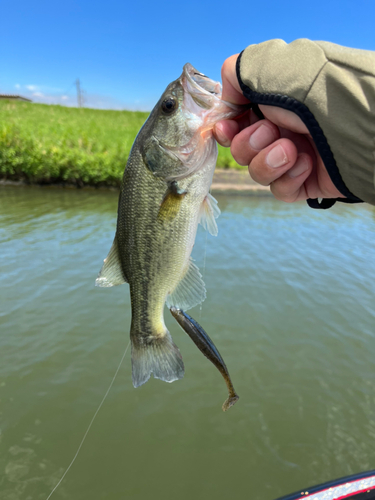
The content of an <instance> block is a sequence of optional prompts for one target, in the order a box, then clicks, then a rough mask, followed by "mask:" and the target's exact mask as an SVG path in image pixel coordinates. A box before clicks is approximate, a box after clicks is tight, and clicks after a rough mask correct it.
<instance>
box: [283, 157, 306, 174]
mask: <svg viewBox="0 0 375 500" xmlns="http://www.w3.org/2000/svg"><path fill="white" fill-rule="evenodd" d="M309 167H310V164H309V161H308V160H307V158H306V157H305V156H299V157H298V159H297V161H296V163H295V165H294V166H293V167H292V168H291V169H290V170H289V172H288V175H289V177H292V178H294V177H298V176H299V175H301V174H303V173H304V172H306V170H308V169H309Z"/></svg>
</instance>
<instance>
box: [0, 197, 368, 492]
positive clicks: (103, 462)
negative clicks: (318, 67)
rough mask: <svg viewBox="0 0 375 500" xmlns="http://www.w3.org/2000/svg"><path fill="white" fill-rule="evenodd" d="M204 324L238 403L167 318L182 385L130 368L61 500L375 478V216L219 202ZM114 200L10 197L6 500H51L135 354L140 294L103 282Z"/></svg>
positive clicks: (5, 277) (1, 200) (5, 276)
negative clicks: (131, 350)
mask: <svg viewBox="0 0 375 500" xmlns="http://www.w3.org/2000/svg"><path fill="white" fill-rule="evenodd" d="M217 198H218V200H219V205H220V207H221V209H222V215H221V217H220V218H219V220H218V222H219V236H218V237H217V238H216V239H215V238H213V237H211V236H208V237H207V236H206V234H205V232H204V231H203V230H199V232H198V237H197V242H196V245H195V248H194V252H193V255H194V256H195V259H196V261H197V264H198V265H199V267H200V269H201V271H202V273H203V274H204V279H205V282H206V286H207V290H208V296H207V299H206V301H205V302H204V304H203V308H202V310H200V308H199V307H197V308H195V309H193V310H192V311H191V314H192V316H193V317H195V318H196V319H197V320H198V321H199V322H200V323H201V324H202V325H203V326H204V328H205V329H206V331H207V332H208V334H209V335H210V336H211V337H212V339H213V340H214V341H215V343H216V345H217V347H218V349H219V350H220V352H221V354H222V356H223V358H224V359H225V361H226V364H227V366H228V368H229V371H230V373H231V376H232V380H233V383H234V385H235V387H236V389H237V391H238V393H239V395H240V400H239V402H238V403H237V405H236V406H235V407H233V408H232V409H231V410H230V411H229V412H228V413H223V412H222V411H221V404H222V403H223V401H224V399H225V398H226V388H225V385H224V382H223V380H222V378H221V376H220V375H219V373H218V372H217V371H216V369H215V368H214V367H213V366H212V365H211V364H210V363H209V362H208V361H207V360H206V359H205V358H204V357H203V356H202V354H201V353H200V352H199V351H198V350H197V348H196V347H195V345H194V344H192V342H191V341H190V339H189V338H188V337H187V336H186V335H185V334H184V332H183V331H182V330H181V329H180V328H179V327H178V326H177V323H175V322H174V320H173V318H172V317H171V316H170V314H169V312H168V311H167V310H166V319H167V324H168V326H169V328H170V331H171V333H172V335H173V337H174V339H175V341H176V343H177V344H178V346H179V347H180V349H181V351H182V354H183V357H184V361H185V367H186V374H185V378H184V379H183V380H181V381H178V382H175V383H173V384H165V383H163V382H161V381H158V380H150V381H149V382H148V383H147V384H146V385H144V386H142V387H141V388H139V389H137V390H135V389H133V387H132V385H131V370H130V357H129V356H127V357H126V358H125V361H124V364H123V366H122V367H121V369H120V372H119V374H118V377H117V379H116V381H115V383H114V385H113V388H112V390H111V392H110V394H109V396H108V398H107V400H106V402H105V403H104V405H103V407H102V409H101V410H100V412H99V414H98V416H97V419H96V420H95V422H94V424H93V426H92V428H91V430H90V433H89V434H88V437H87V440H86V441H85V443H84V445H83V447H82V449H81V452H80V454H79V455H78V458H77V460H76V462H75V463H74V465H73V467H72V468H71V470H70V472H69V473H68V475H67V476H66V479H65V480H64V482H63V483H62V484H61V486H60V487H59V489H58V490H57V491H56V492H55V493H54V495H53V496H52V499H54V498H56V499H70V500H89V499H90V500H99V499H100V500H104V499H106V500H120V499H121V500H122V499H131V500H144V499H148V498H153V499H154V500H161V499H163V500H164V499H167V500H169V499H176V498H177V499H179V500H191V499H215V500H224V499H227V498H232V499H245V498H249V499H252V500H257V499H259V500H272V499H273V498H276V497H277V496H280V495H284V494H287V493H290V492H292V491H295V490H299V489H301V488H306V487H307V486H310V485H312V484H316V483H320V482H324V481H327V480H330V479H333V478H335V477H340V476H343V475H347V474H350V473H355V472H359V471H363V470H366V469H370V468H375V385H374V383H375V338H374V337H375V336H374V329H375V244H374V243H375V238H374V237H375V218H374V214H375V212H374V209H373V208H372V207H369V206H365V205H357V206H353V207H351V206H346V205H341V206H335V207H334V208H333V209H331V210H328V211H313V210H311V209H309V208H308V207H307V206H305V205H304V204H295V205H286V204H282V203H279V202H277V201H274V200H272V199H270V198H245V197H225V196H220V197H217ZM116 210H117V194H116V193H112V192H100V191H74V190H72V191H69V190H60V189H46V188H12V187H3V188H1V189H0V276H1V278H0V279H1V287H0V360H1V362H0V400H1V401H0V405H1V406H0V427H1V435H0V439H1V441H0V450H1V453H0V498H1V499H2V500H36V499H37V500H43V499H46V498H47V496H48V494H49V493H50V491H51V489H52V488H53V486H54V485H55V484H56V482H57V481H58V479H59V478H60V477H61V475H62V473H63V472H64V470H65V469H66V467H67V466H68V464H69V462H70V461H71V459H72V457H73V455H74V454H75V452H76V450H77V447H78V445H79V443H80V441H81V439H82V437H83V435H84V433H85V431H86V429H87V426H88V424H89V422H90V420H91V418H92V416H93V414H94V413H95V410H96V409H97V407H98V405H99V403H100V401H101V399H102V397H103V395H104V393H105V391H106V390H107V388H108V386H109V384H110V381H111V379H112V377H113V375H114V373H115V370H116V367H117V365H118V363H119V361H120V359H121V356H122V354H123V352H124V350H125V347H126V345H127V343H128V331H129V325H130V308H129V292H128V287H127V285H124V286H121V287H114V288H111V289H98V288H95V287H94V280H95V277H96V275H97V273H98V271H99V269H100V267H101V263H102V260H103V258H104V257H105V256H106V254H107V252H108V250H109V248H110V245H111V242H112V238H113V234H114V228H115V222H116Z"/></svg>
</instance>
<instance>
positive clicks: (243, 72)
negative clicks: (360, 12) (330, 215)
mask: <svg viewBox="0 0 375 500" xmlns="http://www.w3.org/2000/svg"><path fill="white" fill-rule="evenodd" d="M237 77H238V80H239V83H240V85H241V89H242V92H243V94H244V95H245V97H247V98H248V99H249V100H250V101H251V102H253V103H254V104H268V105H272V106H279V107H282V108H285V109H289V110H291V111H294V112H295V113H296V114H297V115H298V116H300V118H301V119H302V120H303V122H304V123H305V124H306V126H307V128H308V129H309V132H310V134H311V135H312V137H313V139H314V141H315V144H316V146H317V148H318V151H319V153H320V155H321V157H322V158H323V161H324V164H325V166H326V168H327V170H328V173H329V175H330V177H331V179H332V181H333V183H334V184H335V186H336V187H337V189H338V190H339V191H340V192H341V193H342V194H343V196H345V197H346V198H347V200H346V201H349V202H358V201H366V202H368V203H371V204H372V205H375V52H371V51H366V50H358V49H350V48H347V47H341V46H339V45H335V44H333V43H328V42H313V41H311V40H306V39H301V40H296V41H294V42H292V43H290V44H287V43H285V42H284V41H283V40H270V41H268V42H264V43H261V44H259V45H250V46H249V47H247V49H245V50H244V51H243V52H242V53H241V55H240V56H239V58H238V61H237ZM341 201H343V200H341ZM333 203H334V200H332V201H331V202H330V201H328V200H326V203H325V204H324V203H323V205H326V206H322V208H328V206H331V205H332V204H333ZM316 204H317V202H316V203H315V205H316ZM310 205H311V206H314V203H311V204H310Z"/></svg>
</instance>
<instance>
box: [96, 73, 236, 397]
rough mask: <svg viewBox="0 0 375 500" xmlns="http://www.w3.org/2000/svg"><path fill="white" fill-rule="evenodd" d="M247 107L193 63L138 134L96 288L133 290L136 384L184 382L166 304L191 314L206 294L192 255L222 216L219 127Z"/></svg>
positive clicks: (131, 331)
mask: <svg viewBox="0 0 375 500" xmlns="http://www.w3.org/2000/svg"><path fill="white" fill-rule="evenodd" d="M241 111H242V108H240V107H238V106H234V105H232V104H229V103H226V102H224V101H222V100H221V85H220V84H219V83H218V82H215V81H213V80H211V79H209V78H208V77H206V76H205V75H202V74H200V73H198V72H197V71H196V70H195V69H194V68H193V66H191V64H186V65H185V66H184V68H183V72H182V75H181V76H180V78H178V79H177V80H175V81H174V82H172V83H171V84H170V85H168V87H167V88H166V90H165V92H164V93H163V95H162V96H161V98H160V100H159V102H158V103H157V104H156V106H155V107H154V109H153V110H152V112H151V114H150V116H149V117H148V119H147V121H146V122H145V124H144V125H143V127H142V129H141V130H140V132H139V133H138V135H137V137H136V139H135V142H134V144H133V146H132V149H131V152H130V155H129V159H128V162H127V165H126V168H125V172H124V176H123V182H122V188H121V192H120V197H119V204H118V219H117V229H116V235H115V238H114V241H113V245H112V248H111V249H110V252H109V254H108V256H107V258H106V259H105V260H104V264H103V267H102V269H101V271H100V273H99V275H98V278H97V280H96V285H97V286H102V287H110V286H114V285H120V284H122V283H125V282H127V283H129V286H130V296H131V309H132V321H131V329H130V338H131V350H132V379H133V385H134V387H138V386H140V385H142V384H144V383H145V382H147V380H148V379H149V378H150V375H151V374H153V376H154V377H155V378H158V379H161V380H164V381H165V382H173V381H174V380H177V379H180V378H182V377H183V375H184V364H183V361H182V357H181V354H180V351H179V349H178V347H177V346H176V345H175V343H174V342H173V340H172V338H171V335H170V333H169V332H168V330H167V328H166V326H165V323H164V305H165V304H167V306H168V307H169V308H172V309H173V310H184V311H185V310H187V309H190V308H192V307H194V306H196V305H197V304H199V303H201V302H202V301H203V300H204V299H205V297H206V289H205V285H204V282H203V280H202V276H201V274H200V272H199V270H198V268H197V266H196V265H195V264H194V262H193V261H192V259H191V257H190V254H191V251H192V249H193V245H194V241H195V236H196V232H197V226H198V223H201V224H202V225H203V227H205V228H206V229H207V230H208V231H209V232H210V233H211V234H212V235H214V236H216V235H217V232H218V229H217V224H216V220H215V219H216V218H217V217H218V215H219V214H220V210H219V208H218V206H217V202H216V200H215V199H214V198H213V197H212V196H211V195H210V194H209V188H210V186H211V182H212V177H213V173H214V169H215V165H216V159H217V144H216V141H215V139H214V137H213V135H212V128H213V126H214V124H215V123H216V122H217V121H219V120H222V119H225V118H233V117H235V116H236V115H238V114H239V113H240V112H241Z"/></svg>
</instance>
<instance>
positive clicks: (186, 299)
mask: <svg viewBox="0 0 375 500" xmlns="http://www.w3.org/2000/svg"><path fill="white" fill-rule="evenodd" d="M205 298H206V287H205V285H204V281H203V279H202V275H201V273H200V272H199V269H198V267H197V266H196V265H195V264H194V262H193V260H192V259H191V258H190V259H189V263H188V265H187V268H186V272H185V274H184V276H183V278H182V279H181V281H180V282H179V283H178V285H177V286H176V288H175V289H174V290H173V292H172V293H171V294H170V295H168V297H167V301H166V303H167V306H168V307H169V308H171V307H172V306H173V307H177V308H178V309H183V310H184V311H186V310H188V309H191V308H192V307H194V306H196V305H198V304H200V303H201V302H203V301H204V299H205Z"/></svg>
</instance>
